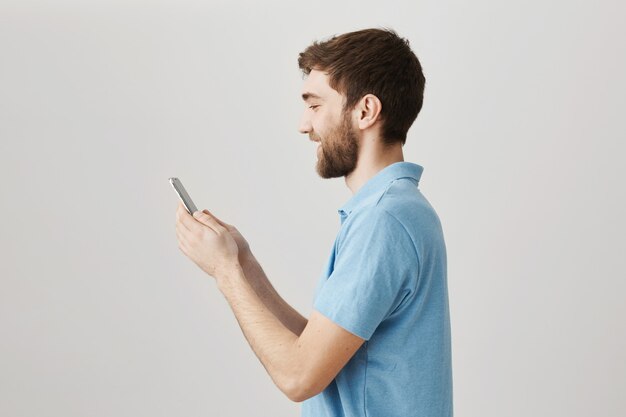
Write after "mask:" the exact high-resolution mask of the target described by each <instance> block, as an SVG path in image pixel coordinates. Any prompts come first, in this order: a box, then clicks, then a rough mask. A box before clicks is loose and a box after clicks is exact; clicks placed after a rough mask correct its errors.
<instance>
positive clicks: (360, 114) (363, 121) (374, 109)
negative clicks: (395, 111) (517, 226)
mask: <svg viewBox="0 0 626 417" xmlns="http://www.w3.org/2000/svg"><path fill="white" fill-rule="evenodd" d="M382 109H383V104H382V103H381V102H380V100H379V99H378V97H376V96H375V95H374V94H366V95H364V96H363V98H362V99H361V100H360V101H359V102H358V103H357V105H356V106H355V111H356V112H357V121H358V124H359V129H361V130H364V129H367V128H368V127H370V126H372V125H374V123H376V121H380V120H381V119H382V118H381V115H380V112H381V111H382Z"/></svg>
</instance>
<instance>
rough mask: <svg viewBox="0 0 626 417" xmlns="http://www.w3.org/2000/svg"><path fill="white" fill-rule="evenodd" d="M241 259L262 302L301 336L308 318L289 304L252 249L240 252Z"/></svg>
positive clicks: (242, 265)
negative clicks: (271, 281)
mask: <svg viewBox="0 0 626 417" xmlns="http://www.w3.org/2000/svg"><path fill="white" fill-rule="evenodd" d="M240 261H241V267H242V269H243V273H244V275H245V277H246V279H247V281H248V283H249V284H250V287H252V289H253V290H254V292H255V293H256V295H257V296H258V297H259V299H260V300H261V302H262V303H263V304H264V305H265V307H266V308H267V309H268V310H269V311H271V312H272V314H274V316H276V318H277V319H278V320H279V321H280V322H281V323H282V324H283V325H284V326H285V327H287V328H288V329H289V330H290V331H291V332H292V333H293V334H295V335H296V336H300V334H301V333H302V330H304V328H305V326H306V324H307V319H306V318H304V317H302V315H300V313H298V312H297V311H296V310H295V309H294V308H292V307H291V306H290V305H289V304H287V302H285V300H283V299H282V298H281V296H280V295H279V294H278V292H276V290H275V289H274V287H273V286H272V284H271V283H270V281H269V279H268V278H267V276H266V275H265V272H264V271H263V268H261V265H260V264H259V262H258V261H257V260H256V258H255V257H254V255H253V254H252V252H251V251H249V250H248V251H246V252H245V253H243V254H240Z"/></svg>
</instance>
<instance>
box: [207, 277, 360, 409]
mask: <svg viewBox="0 0 626 417" xmlns="http://www.w3.org/2000/svg"><path fill="white" fill-rule="evenodd" d="M216 281H217V285H218V288H219V289H220V291H221V292H222V294H224V297H225V298H226V300H227V301H228V304H229V305H230V307H231V309H232V310H233V313H234V314H235V317H236V318H237V321H238V322H239V326H240V327H241V330H242V331H243V333H244V336H245V337H246V339H247V340H248V343H249V344H250V346H251V347H252V349H253V350H254V353H255V354H256V356H257V357H258V358H259V360H260V361H261V363H262V364H263V366H264V367H265V369H266V370H267V372H268V373H269V375H270V377H271V378H272V380H273V381H274V383H275V384H276V386H278V388H279V389H280V390H281V391H282V392H284V393H285V394H286V395H287V397H289V399H291V400H292V401H296V402H300V401H304V400H305V399H307V398H310V397H312V396H314V395H317V394H318V393H320V392H321V391H322V390H323V389H324V388H326V386H328V384H329V383H330V382H331V381H332V380H333V378H335V376H336V375H337V374H338V373H339V371H340V370H341V369H342V368H343V367H344V365H345V364H346V363H347V362H348V360H349V359H350V358H351V357H352V356H353V355H354V353H355V352H356V351H357V349H358V348H359V347H360V346H361V345H362V344H363V339H361V338H360V337H358V336H355V335H353V334H352V333H350V332H348V331H346V330H344V329H343V328H341V327H340V326H338V325H336V324H335V323H333V322H332V321H330V320H329V319H327V318H326V317H324V316H323V315H321V314H320V313H317V312H315V311H314V312H313V314H312V315H311V318H310V319H309V320H308V322H307V324H306V326H305V328H304V330H303V331H302V332H301V334H300V335H299V336H297V335H296V334H294V333H293V332H292V331H291V330H290V329H289V328H288V327H286V325H284V324H283V323H282V322H281V321H280V320H279V319H278V318H277V316H276V315H275V314H273V313H272V312H271V311H270V310H269V308H267V307H266V305H265V304H264V303H263V301H262V300H261V298H260V297H259V296H258V295H257V293H256V292H255V290H254V289H253V287H252V285H251V284H250V283H249V282H248V280H247V279H246V276H245V275H244V272H243V268H242V267H241V266H240V265H235V266H234V267H233V268H231V269H230V270H229V271H228V272H227V273H225V274H224V275H223V276H221V277H220V278H219V279H218V278H217V277H216Z"/></svg>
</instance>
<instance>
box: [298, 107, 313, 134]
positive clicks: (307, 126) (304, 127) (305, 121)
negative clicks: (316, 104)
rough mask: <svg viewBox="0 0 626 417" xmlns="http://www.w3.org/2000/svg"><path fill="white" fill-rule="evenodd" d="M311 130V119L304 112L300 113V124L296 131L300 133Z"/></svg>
mask: <svg viewBox="0 0 626 417" xmlns="http://www.w3.org/2000/svg"><path fill="white" fill-rule="evenodd" d="M311 130H312V127H311V120H310V118H309V117H308V115H307V113H306V112H304V114H303V115H302V118H301V119H300V125H299V126H298V132H300V133H304V134H306V133H310V132H311Z"/></svg>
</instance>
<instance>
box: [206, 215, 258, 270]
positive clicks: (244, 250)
mask: <svg viewBox="0 0 626 417" xmlns="http://www.w3.org/2000/svg"><path fill="white" fill-rule="evenodd" d="M202 212H203V213H206V214H208V215H209V216H211V217H213V218H214V219H215V220H216V221H217V222H218V223H219V224H220V225H222V226H223V227H225V228H226V230H228V232H229V233H230V235H231V236H232V237H233V239H235V242H237V248H239V259H240V260H241V261H243V259H245V257H246V256H248V255H250V254H251V251H250V245H249V244H248V241H247V240H246V239H245V238H244V237H243V235H242V234H241V233H240V232H239V230H237V228H236V227H235V226H233V225H232V224H228V223H226V222H224V221H222V220H220V219H218V218H217V217H216V216H215V215H214V214H212V213H211V212H210V211H209V210H207V209H204V210H202Z"/></svg>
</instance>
